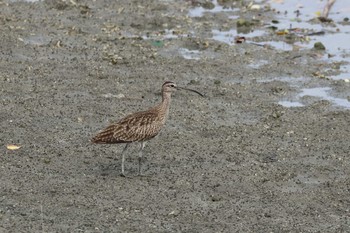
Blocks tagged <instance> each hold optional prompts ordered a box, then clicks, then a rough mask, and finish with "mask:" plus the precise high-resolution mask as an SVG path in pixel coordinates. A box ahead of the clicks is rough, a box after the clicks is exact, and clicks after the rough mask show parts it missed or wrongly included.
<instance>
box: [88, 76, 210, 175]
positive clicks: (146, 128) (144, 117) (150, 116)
mask: <svg viewBox="0 0 350 233" xmlns="http://www.w3.org/2000/svg"><path fill="white" fill-rule="evenodd" d="M176 90H187V91H192V92H195V93H197V94H198V95H200V96H202V97H203V95H202V94H201V93H199V92H198V91H196V90H192V89H188V88H185V87H179V86H177V85H176V84H175V83H174V82H170V81H167V82H165V83H164V84H163V86H162V102H161V103H159V104H158V105H156V106H154V107H153V108H150V109H148V110H146V111H142V112H136V113H133V114H130V115H128V116H126V117H124V118H122V119H121V120H119V121H118V122H116V123H114V124H112V125H110V126H108V127H107V128H105V129H104V130H102V131H101V132H100V133H98V134H97V135H96V136H95V137H93V138H92V140H91V141H92V142H93V143H102V144H116V143H125V144H126V145H125V147H124V149H123V151H122V173H121V175H122V176H124V177H125V171H124V163H125V151H126V150H127V148H128V146H129V145H130V143H133V142H140V143H141V149H140V152H139V158H138V162H139V168H138V172H139V175H141V159H142V151H143V148H144V147H145V142H146V141H148V140H150V139H152V138H154V137H155V136H156V135H157V134H158V133H159V131H160V130H161V129H162V127H163V126H164V124H165V121H166V120H167V118H168V114H169V106H170V101H171V93H173V92H175V91H176Z"/></svg>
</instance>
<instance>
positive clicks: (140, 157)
mask: <svg viewBox="0 0 350 233" xmlns="http://www.w3.org/2000/svg"><path fill="white" fill-rule="evenodd" d="M145 144H146V142H141V149H140V153H139V175H140V176H141V160H142V150H143V148H144V147H145Z"/></svg>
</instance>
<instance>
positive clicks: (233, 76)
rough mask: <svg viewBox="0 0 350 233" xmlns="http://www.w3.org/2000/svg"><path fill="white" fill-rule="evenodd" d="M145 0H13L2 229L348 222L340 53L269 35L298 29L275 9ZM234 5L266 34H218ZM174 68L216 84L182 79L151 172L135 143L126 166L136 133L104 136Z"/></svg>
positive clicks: (4, 64) (6, 9)
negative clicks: (289, 44) (336, 57)
mask: <svg viewBox="0 0 350 233" xmlns="http://www.w3.org/2000/svg"><path fill="white" fill-rule="evenodd" d="M145 2H147V3H143V2H140V1H126V0H125V1H123V0H121V1H52V0H46V1H38V2H34V3H29V2H22V1H3V2H1V3H0V5H1V7H0V24H1V37H0V47H1V49H0V50H1V53H0V56H1V60H0V67H1V74H0V87H1V101H0V108H1V110H0V119H1V121H0V122H1V130H0V145H1V149H0V152H1V153H0V165H1V169H0V177H1V179H0V194H1V195H0V231H1V232H349V231H350V215H349V205H350V201H349V200H350V199H349V194H350V193H349V191H350V177H349V174H350V160H349V151H350V143H349V135H350V125H349V119H350V111H349V107H348V106H347V104H348V102H349V88H350V86H349V83H347V82H344V80H334V79H327V78H324V77H320V75H319V74H325V75H335V74H339V73H340V71H339V69H336V68H334V67H335V63H334V62H332V61H331V62H329V61H327V59H324V58H319V56H326V55H325V54H326V52H323V51H316V50H314V49H312V48H310V49H309V48H307V49H291V50H283V49H277V48H273V47H269V46H259V45H256V44H255V43H262V42H263V41H266V40H269V41H276V40H283V39H279V38H277V36H276V34H274V33H271V32H269V31H268V29H266V23H267V22H268V23H270V22H271V20H273V19H275V17H276V12H274V11H273V10H268V9H260V10H258V11H253V10H249V9H248V10H247V8H246V7H245V4H238V3H236V2H235V1H227V2H228V3H225V4H233V5H234V8H235V9H237V10H235V11H232V12H231V11H223V12H218V13H215V14H208V13H205V12H204V13H203V15H201V16H197V17H191V16H190V15H189V11H190V10H191V9H193V8H194V7H198V6H199V5H198V4H203V3H201V1H199V2H195V1H145ZM220 4H221V3H220ZM247 4H248V3H247ZM229 6H231V5H229ZM207 7H209V8H212V6H207ZM203 9H204V8H203ZM226 14H233V15H235V16H236V18H238V17H239V18H245V19H248V20H251V19H254V20H253V22H254V25H250V27H251V28H250V29H249V30H253V31H259V30H263V31H265V32H266V33H264V37H265V38H262V37H261V35H258V36H257V37H256V38H255V37H251V38H249V36H247V43H242V44H235V43H234V36H231V37H229V39H228V41H227V42H225V41H224V42H223V41H219V40H216V39H215V38H214V39H213V37H214V36H215V35H217V34H218V33H219V32H223V31H229V30H237V24H236V18H231V19H230V18H228V17H227V15H226ZM212 30H216V31H214V32H213V31H212ZM228 36H230V34H228ZM252 42H254V43H252ZM317 72H318V73H317ZM166 80H171V81H174V82H176V83H178V85H181V86H186V87H188V88H191V89H195V90H198V91H199V92H201V93H204V94H205V97H204V98H202V97H200V96H198V95H195V94H193V93H190V92H189V93H188V92H180V91H179V92H177V93H176V94H175V95H174V96H173V100H172V105H171V108H170V117H169V120H168V121H167V123H166V126H165V128H164V129H163V130H162V131H161V133H160V135H159V136H158V137H156V138H154V139H152V140H151V141H149V142H148V143H147V145H146V147H145V150H144V155H145V156H144V159H143V167H142V169H143V173H144V176H142V177H139V176H137V166H138V160H137V159H138V154H137V153H138V149H139V145H138V144H135V145H131V147H130V149H129V150H128V152H127V159H126V173H127V175H128V176H129V177H128V178H124V177H121V176H120V173H121V157H120V153H121V151H122V149H123V145H95V144H91V143H90V142H89V140H90V138H92V137H93V136H94V135H95V134H96V133H97V132H98V131H99V130H100V129H102V128H104V127H105V126H107V125H108V124H110V123H112V122H115V121H117V120H118V119H120V118H122V117H124V116H126V115H127V114H129V113H132V112H135V111H139V110H145V109H147V108H148V107H151V106H153V105H154V104H156V103H158V102H159V101H160V100H161V95H160V88H161V85H162V83H163V82H164V81H166ZM323 87H329V88H331V89H325V90H324V91H325V93H326V94H327V95H331V96H332V98H320V97H317V96H313V95H310V94H308V93H310V92H306V94H305V95H298V94H300V93H303V90H302V89H307V90H310V89H312V88H323ZM334 98H337V99H338V100H339V99H340V101H343V102H342V103H343V105H342V104H339V103H337V99H334ZM281 101H282V102H281ZM283 101H287V102H283ZM346 101H347V102H346ZM285 103H287V105H286V106H288V103H289V104H290V103H292V104H290V105H292V106H293V103H294V105H295V106H294V107H286V106H285V105H284V104H285ZM295 103H297V104H295ZM10 144H13V145H17V146H20V148H19V149H16V150H13V148H12V149H11V147H9V148H7V146H8V145H10Z"/></svg>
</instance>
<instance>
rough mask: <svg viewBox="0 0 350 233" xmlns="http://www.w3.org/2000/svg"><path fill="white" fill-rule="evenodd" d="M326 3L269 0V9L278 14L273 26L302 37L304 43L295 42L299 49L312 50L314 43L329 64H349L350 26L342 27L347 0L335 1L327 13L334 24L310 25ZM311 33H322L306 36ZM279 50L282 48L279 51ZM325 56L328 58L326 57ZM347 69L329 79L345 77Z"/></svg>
mask: <svg viewBox="0 0 350 233" xmlns="http://www.w3.org/2000/svg"><path fill="white" fill-rule="evenodd" d="M326 2H327V1H320V0H317V1H301V0H289V1H270V2H269V3H270V5H271V7H272V8H274V9H276V10H277V11H279V12H280V14H279V17H278V23H277V24H274V26H276V27H277V28H278V30H286V29H290V28H297V29H299V30H300V31H302V34H305V38H306V40H305V41H304V42H296V43H295V44H296V45H298V46H300V47H305V48H313V46H314V44H315V43H316V42H321V43H323V45H324V46H325V47H326V53H325V55H324V59H326V60H327V61H330V62H334V61H347V62H350V58H349V56H344V55H345V54H349V53H350V43H349V42H348V41H349V39H348V38H349V37H350V25H346V23H345V21H344V20H345V18H347V17H349V13H350V5H349V1H348V0H337V1H336V2H335V4H334V5H333V7H332V8H331V10H330V12H329V16H328V17H329V18H330V19H332V20H333V21H334V23H327V24H322V23H318V22H317V23H312V22H311V20H312V19H314V18H316V17H318V16H320V14H321V13H322V12H323V8H324V6H325V4H326ZM312 32H324V33H323V34H316V35H312V34H311V35H308V34H309V33H312ZM282 49H283V48H282ZM328 54H331V55H332V57H331V58H328ZM348 67H349V66H347V67H346V69H345V70H344V69H342V70H344V72H345V74H342V75H341V76H333V77H331V78H333V79H343V78H342V77H345V78H349V76H350V75H349V69H348Z"/></svg>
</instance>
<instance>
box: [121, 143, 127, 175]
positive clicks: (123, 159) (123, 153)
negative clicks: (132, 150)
mask: <svg viewBox="0 0 350 233" xmlns="http://www.w3.org/2000/svg"><path fill="white" fill-rule="evenodd" d="M128 146H129V143H126V145H125V147H124V149H123V151H122V174H121V176H124V177H125V173H124V163H125V151H126V149H128Z"/></svg>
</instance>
